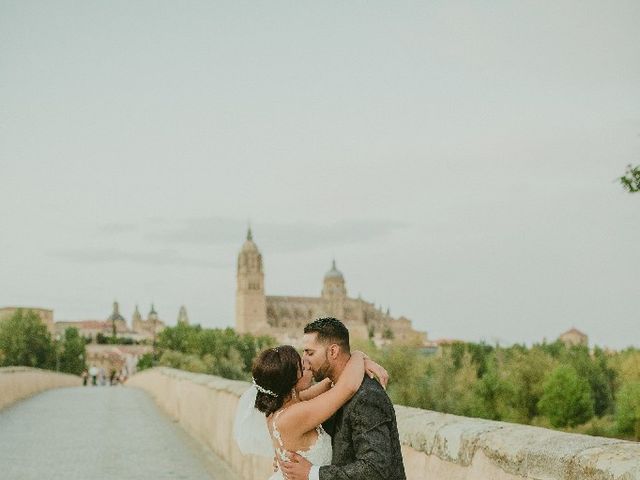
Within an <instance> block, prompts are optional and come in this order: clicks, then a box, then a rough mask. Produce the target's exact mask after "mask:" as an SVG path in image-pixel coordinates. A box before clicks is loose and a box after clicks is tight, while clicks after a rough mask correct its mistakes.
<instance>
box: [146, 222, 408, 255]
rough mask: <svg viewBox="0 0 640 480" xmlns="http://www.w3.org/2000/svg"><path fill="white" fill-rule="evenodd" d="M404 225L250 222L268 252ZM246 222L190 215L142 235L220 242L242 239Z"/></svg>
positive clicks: (370, 236) (334, 242) (347, 240)
mask: <svg viewBox="0 0 640 480" xmlns="http://www.w3.org/2000/svg"><path fill="white" fill-rule="evenodd" d="M407 226H408V224H406V223H402V222H397V221H394V220H342V221H339V222H335V223H333V224H329V225H319V224H312V223H307V222H296V223H255V224H252V230H253V234H254V238H255V240H256V242H257V243H259V244H260V245H264V246H267V247H269V249H270V250H271V251H280V252H293V251H304V250H311V249H314V248H321V247H331V246H340V245H346V244H352V243H364V242H370V241H373V240H376V239H378V238H381V237H385V236H387V235H389V234H391V233H392V232H394V231H395V230H398V229H402V228H406V227H407ZM246 229H247V223H246V222H242V221H238V220H233V219H226V218H220V217H210V218H192V219H188V220H185V221H183V222H181V223H179V224H178V225H174V226H168V227H167V228H165V229H160V230H159V231H156V232H148V233H146V234H145V238H146V239H147V240H153V241H159V242H163V243H165V244H190V245H220V244H233V243H237V244H239V243H240V242H242V241H243V240H244V235H245V234H246Z"/></svg>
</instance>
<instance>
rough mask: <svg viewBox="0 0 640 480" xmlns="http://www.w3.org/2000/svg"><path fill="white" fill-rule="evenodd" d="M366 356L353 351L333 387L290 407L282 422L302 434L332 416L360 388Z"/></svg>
mask: <svg viewBox="0 0 640 480" xmlns="http://www.w3.org/2000/svg"><path fill="white" fill-rule="evenodd" d="M364 358H365V354H364V353H362V352H353V353H352V354H351V358H350V359H349V361H348V362H347V365H346V366H345V368H344V370H343V371H342V374H341V375H340V378H339V379H338V381H337V382H336V384H335V385H334V386H333V388H331V389H329V390H328V391H326V392H324V393H322V394H320V395H318V396H317V397H315V398H313V399H311V400H309V401H307V402H300V403H297V404H295V405H293V406H291V407H289V409H288V412H287V413H288V415H287V416H286V417H284V416H283V418H282V420H281V422H286V423H287V425H288V426H289V428H290V429H291V430H293V431H295V432H296V433H298V434H302V433H305V432H308V431H310V430H313V429H314V428H316V427H317V426H318V425H320V424H321V423H322V422H324V421H325V420H327V419H328V418H330V417H331V416H332V415H333V414H334V413H336V411H337V410H338V409H339V408H340V407H342V405H344V404H345V403H347V402H348V401H349V400H350V399H351V397H353V396H354V395H355V393H356V392H357V391H358V388H360V385H361V384H362V380H363V379H364Z"/></svg>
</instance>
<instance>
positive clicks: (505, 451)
mask: <svg viewBox="0 0 640 480" xmlns="http://www.w3.org/2000/svg"><path fill="white" fill-rule="evenodd" d="M127 384H129V385H133V386H137V387H140V388H143V389H145V390H146V391H148V392H149V393H151V394H152V395H153V397H154V398H155V399H156V401H157V403H158V404H159V405H160V406H161V408H162V409H163V410H165V412H167V413H168V414H169V415H170V416H171V417H173V418H174V419H175V420H177V421H178V422H179V423H180V424H181V425H182V426H183V427H184V428H185V430H186V431H187V432H189V433H190V434H191V435H192V436H193V437H194V438H196V439H197V440H199V441H200V442H201V443H203V444H204V445H206V446H207V447H208V448H210V449H211V450H212V451H214V452H215V453H216V454H218V455H219V456H221V457H222V458H223V459H224V460H225V461H227V463H229V464H230V465H231V467H232V468H233V469H234V470H235V471H236V472H238V473H239V474H240V475H241V476H242V477H243V478H244V479H246V480H255V479H261V478H265V479H266V478H268V477H269V475H270V474H271V461H270V460H265V459H262V458H259V457H253V456H243V455H242V454H241V453H240V451H239V450H238V448H237V446H236V445H235V442H234V441H233V437H232V431H233V418H234V414H235V409H236V406H237V403H238V399H239V397H240V395H241V394H242V393H243V392H244V391H245V390H246V389H247V388H248V387H249V383H247V382H239V381H234V380H227V379H223V378H220V377H215V376H212V375H203V374H194V373H189V372H184V371H181V370H174V369H170V368H164V367H160V368H155V369H151V370H145V371H144V372H141V373H139V374H136V375H134V376H133V377H132V378H131V379H130V380H129V381H128V382H127ZM395 408H396V414H397V418H398V429H399V431H400V440H401V442H402V445H403V446H402V449H403V458H404V462H405V468H406V471H407V478H409V479H412V480H418V479H425V478H428V479H433V480H438V479H447V480H476V479H477V480H489V479H491V480H524V479H540V480H542V479H544V480H555V479H558V480H560V479H563V480H578V479H580V480H605V479H606V480H616V479H619V480H640V443H635V442H627V441H624V440H617V439H609V438H603V437H590V436H586V435H577V434H568V433H563V432H557V431H554V430H548V429H544V428H537V427H530V426H525V425H517V424H511V423H505V422H495V421H490V420H482V419H474V418H467V417H459V416H456V415H448V414H443V413H438V412H432V411H428V410H420V409H416V408H409V407H402V406H396V407H395Z"/></svg>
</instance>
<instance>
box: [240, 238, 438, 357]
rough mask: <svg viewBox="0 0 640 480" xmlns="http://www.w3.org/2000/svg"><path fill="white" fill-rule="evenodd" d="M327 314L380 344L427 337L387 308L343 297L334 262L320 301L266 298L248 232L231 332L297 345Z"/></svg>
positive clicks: (355, 334)
mask: <svg viewBox="0 0 640 480" xmlns="http://www.w3.org/2000/svg"><path fill="white" fill-rule="evenodd" d="M325 316H332V317H336V318H338V319H340V320H342V321H343V322H344V324H345V325H346V326H347V328H348V329H349V332H350V335H351V338H353V339H367V338H372V339H373V340H374V341H375V342H376V343H377V344H378V345H381V344H385V343H391V342H394V343H403V342H406V343H413V344H420V345H422V344H424V342H425V341H426V340H427V335H426V333H424V332H418V331H416V330H414V329H413V327H412V324H411V320H409V319H408V318H406V317H402V316H401V317H399V318H394V317H392V316H391V313H390V312H389V310H388V309H387V311H386V312H383V311H382V309H381V308H379V307H378V308H376V306H375V305H374V304H373V303H371V302H367V301H365V300H363V299H362V298H360V297H358V298H351V297H349V296H348V294H347V288H346V283H345V279H344V275H343V274H342V272H340V271H339V270H338V268H337V267H336V262H335V260H334V261H333V264H332V266H331V269H330V270H329V271H328V272H327V273H326V274H325V276H324V280H323V285H322V290H321V294H320V296H319V297H302V296H290V295H285V296H274V295H266V294H265V285H264V268H263V263H262V254H261V253H260V251H259V249H258V246H257V245H256V244H255V242H254V241H253V236H252V233H251V229H249V231H248V233H247V239H246V241H245V242H244V244H243V245H242V248H241V250H240V253H239V254H238V266H237V285H236V330H237V331H238V332H240V333H252V334H257V335H263V334H268V335H271V336H274V337H275V338H276V339H277V340H278V341H279V342H282V343H292V344H294V345H295V344H297V343H299V341H300V338H301V336H302V330H303V328H304V326H305V325H306V324H307V323H309V322H311V321H313V320H314V319H316V318H319V317H325Z"/></svg>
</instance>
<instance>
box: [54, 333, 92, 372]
mask: <svg viewBox="0 0 640 480" xmlns="http://www.w3.org/2000/svg"><path fill="white" fill-rule="evenodd" d="M85 363H86V352H85V341H84V339H83V338H82V337H81V336H80V333H79V332H78V329H77V328H67V329H66V330H65V331H64V339H63V342H62V353H61V354H60V371H62V372H66V373H72V374H74V375H80V374H81V373H82V370H84V368H85Z"/></svg>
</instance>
